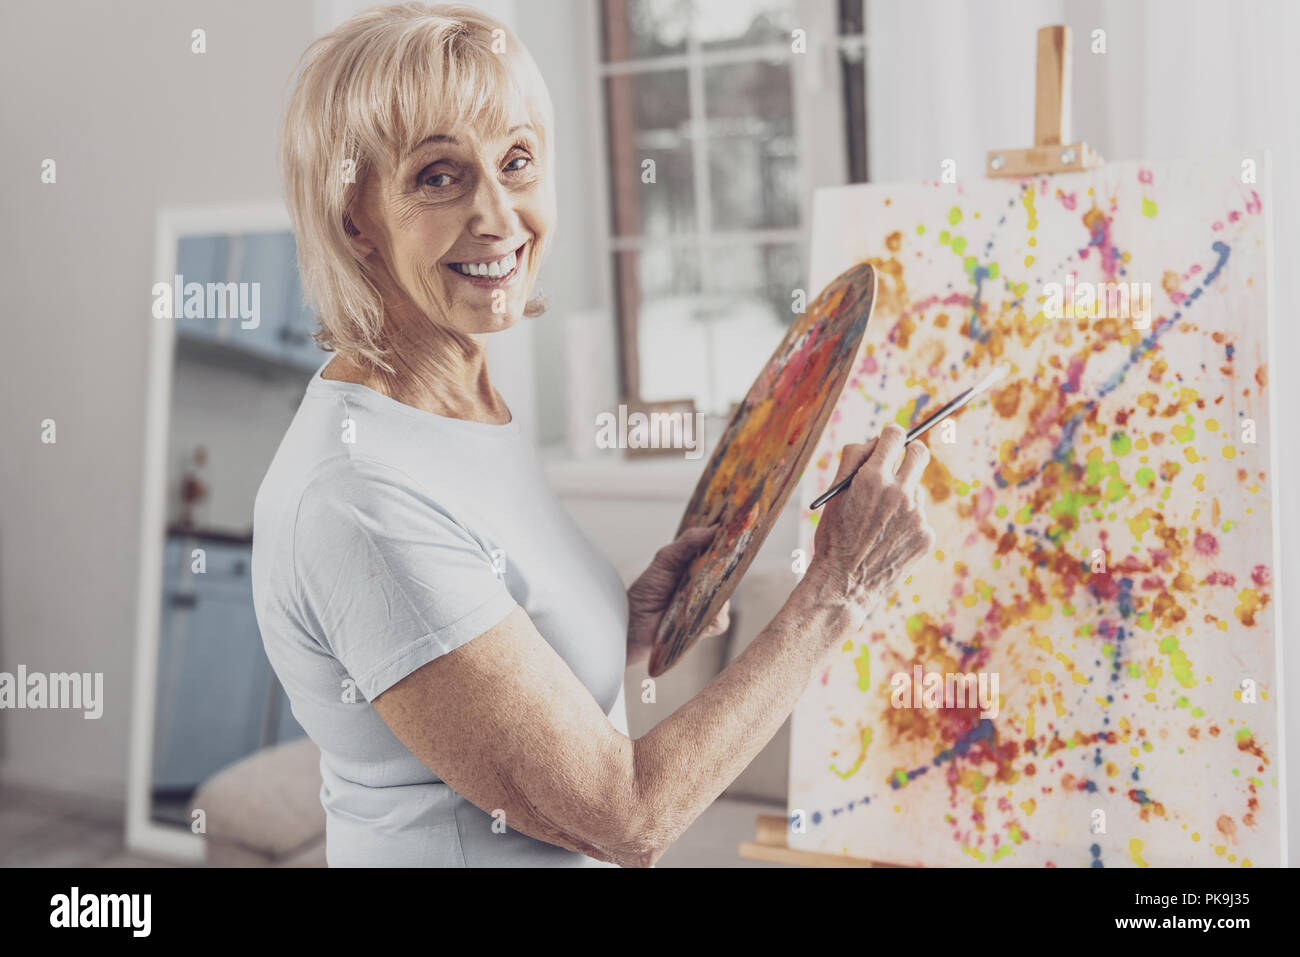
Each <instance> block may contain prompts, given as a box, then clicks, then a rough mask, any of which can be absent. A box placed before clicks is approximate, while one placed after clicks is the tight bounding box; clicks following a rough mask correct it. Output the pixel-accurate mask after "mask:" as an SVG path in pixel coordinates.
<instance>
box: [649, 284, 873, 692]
mask: <svg viewBox="0 0 1300 957" xmlns="http://www.w3.org/2000/svg"><path fill="white" fill-rule="evenodd" d="M875 298H876V273H875V270H874V269H872V268H871V266H869V265H868V264H866V263H860V264H858V265H856V266H854V267H853V268H851V269H849V270H847V271H845V272H843V273H841V274H840V275H839V276H838V277H836V278H835V279H834V280H833V281H832V282H831V283H830V284H829V285H827V287H826V288H825V289H823V290H822V292H821V294H820V295H819V296H818V297H817V298H816V299H815V300H814V301H813V303H812V305H811V306H809V308H808V309H807V311H806V312H805V313H804V314H803V315H802V316H801V317H799V318H798V319H797V320H795V322H794V323H793V324H792V325H791V326H790V329H789V330H788V331H787V332H786V335H785V338H784V339H783V340H782V341H781V344H780V345H779V346H777V349H776V351H775V352H774V353H773V354H772V358H771V359H769V360H768V361H767V365H765V366H764V367H763V371H762V372H761V373H760V374H759V376H758V378H757V379H756V380H755V382H754V384H753V385H752V386H750V388H749V393H748V394H747V395H746V396H745V400H744V401H743V402H742V403H741V404H740V407H739V408H738V409H737V410H736V414H735V415H734V416H732V419H731V422H730V424H729V425H728V426H727V430H726V431H725V432H724V433H723V434H722V438H721V440H720V441H719V442H718V445H717V447H716V448H715V450H714V452H713V455H712V457H711V458H710V459H709V464H708V467H707V468H705V470H704V474H703V476H701V477H700V481H699V484H698V485H696V487H695V492H694V494H693V495H692V496H691V500H690V503H689V504H688V505H687V506H686V513H685V514H684V515H683V516H682V520H681V524H679V525H678V527H677V535H680V534H681V533H682V532H684V531H685V530H686V529H688V528H694V527H696V526H701V525H712V524H714V523H715V522H716V523H720V524H721V525H722V528H721V529H720V530H719V532H718V535H717V537H716V538H715V539H714V541H713V542H712V544H710V545H709V547H708V548H707V549H705V550H704V551H703V552H701V553H700V554H699V555H697V556H696V558H695V560H694V561H692V562H691V564H690V566H689V568H688V569H687V570H686V573H685V574H684V575H683V576H682V579H681V581H680V582H679V583H678V585H677V590H676V592H674V594H673V597H672V600H671V602H670V603H669V605H668V610H667V611H666V612H665V613H664V617H663V620H662V621H661V622H660V625H659V633H658V635H657V636H656V637H655V643H654V647H653V649H652V650H651V653H650V674H651V675H654V676H658V675H661V674H663V673H664V672H665V671H667V670H668V669H669V668H671V667H672V666H673V665H674V664H675V663H676V662H677V660H678V659H679V658H681V656H682V655H683V654H685V653H686V650H687V649H688V648H690V647H691V645H692V644H694V643H695V640H696V639H697V638H698V637H699V636H700V633H701V632H702V631H703V630H704V629H705V628H706V627H708V624H709V622H711V621H712V620H713V619H714V617H715V616H716V615H717V614H718V612H719V611H720V610H721V608H722V606H723V604H725V603H726V601H727V599H728V598H730V597H731V593H732V592H733V591H734V590H735V588H736V585H738V584H739V583H740V580H741V578H742V577H743V576H744V574H745V571H746V569H748V568H749V564H750V562H752V561H753V560H754V556H755V555H756V554H758V550H759V548H760V547H761V546H762V544H763V541H764V540H765V539H766V538H767V535H768V533H769V532H770V531H771V530H772V526H773V525H774V524H775V523H776V520H777V518H778V517H779V516H780V514H781V510H782V508H784V507H785V503H786V500H787V499H789V497H790V493H791V492H793V491H794V489H795V487H796V486H797V485H798V483H799V476H800V475H801V474H802V472H803V470H804V467H805V466H806V465H807V464H808V460H809V458H811V457H812V454H813V450H814V449H815V448H816V447H817V442H818V439H820V438H821V434H822V430H823V429H824V428H825V427H826V423H827V422H828V421H829V419H830V416H831V412H832V411H833V410H834V408H835V402H836V400H837V399H839V397H840V393H841V392H842V391H843V389H844V383H845V382H846V381H847V380H848V377H849V372H850V371H851V370H852V368H853V361H854V359H855V357H856V356H857V353H858V346H859V345H860V344H861V342H862V336H863V334H864V333H866V331H867V320H868V319H869V318H870V317H871V307H872V304H873V303H874V301H875ZM864 439H865V437H864Z"/></svg>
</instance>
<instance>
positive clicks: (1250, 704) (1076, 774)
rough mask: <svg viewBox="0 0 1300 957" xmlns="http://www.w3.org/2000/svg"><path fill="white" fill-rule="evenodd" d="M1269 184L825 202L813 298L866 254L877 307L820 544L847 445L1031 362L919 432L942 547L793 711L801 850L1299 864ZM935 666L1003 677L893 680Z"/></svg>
mask: <svg viewBox="0 0 1300 957" xmlns="http://www.w3.org/2000/svg"><path fill="white" fill-rule="evenodd" d="M1255 163H1256V167H1257V170H1258V173H1259V176H1258V184H1256V183H1254V182H1251V183H1243V182H1242V169H1243V167H1242V164H1241V160H1240V157H1234V158H1232V159H1231V160H1226V159H1225V160H1224V161H1222V162H1218V161H1206V162H1184V163H1169V164H1163V165H1161V166H1146V165H1142V164H1132V163H1122V164H1113V165H1111V166H1107V167H1105V168H1103V169H1101V170H1096V171H1091V172H1088V173H1079V174H1071V175H1063V176H1056V177H1051V178H1036V179H1026V180H986V181H979V182H975V183H963V184H960V185H956V186H954V185H940V184H937V183H935V184H922V185H915V186H901V187H897V186H895V187H888V186H854V187H846V188H840V189H835V190H828V191H823V192H821V193H820V194H819V195H818V197H817V206H816V217H815V220H814V223H815V225H814V236H813V253H812V262H813V264H814V275H813V279H814V281H816V280H817V278H818V276H817V275H816V270H818V269H824V270H827V271H833V270H836V269H841V268H843V267H844V266H845V265H846V264H848V263H850V262H866V263H870V264H871V265H873V266H875V268H876V270H877V273H878V276H879V288H878V292H877V302H876V310H875V311H876V318H875V320H874V322H873V328H874V330H875V334H874V335H872V336H870V337H868V341H867V342H866V343H865V344H864V346H863V348H862V350H861V352H860V353H859V355H858V357H857V361H856V364H855V367H854V371H853V376H852V377H851V379H850V380H849V383H848V386H847V388H846V389H845V391H844V393H843V395H842V396H841V398H840V401H839V403H838V404H837V406H836V415H835V417H834V419H833V421H832V424H831V426H830V427H829V428H828V429H827V430H826V432H825V434H824V435H823V436H822V440H821V442H820V443H819V445H818V448H817V451H816V453H815V454H814V457H813V459H812V461H811V463H810V465H809V468H808V469H807V472H806V475H805V481H804V483H803V485H802V487H801V493H800V494H801V499H800V500H801V503H802V504H803V505H804V507H805V510H804V511H803V513H802V519H803V520H802V531H801V535H802V544H803V546H804V547H805V548H806V549H808V550H809V551H810V552H811V550H812V544H813V543H812V539H813V531H814V528H815V523H816V520H817V518H818V517H819V513H811V512H808V511H807V509H806V506H807V503H808V502H810V501H811V499H812V498H813V497H814V496H815V495H816V494H818V493H819V492H820V491H821V490H822V489H824V488H826V487H827V485H828V484H829V483H830V480H831V479H832V477H833V474H834V471H835V468H836V460H837V450H838V449H839V447H840V446H842V445H843V444H844V443H846V442H858V441H862V440H863V438H864V437H865V436H870V435H873V434H875V433H877V432H878V431H879V430H880V429H881V428H882V427H883V426H884V425H885V424H886V423H888V422H898V423H899V424H900V425H903V426H907V425H910V424H911V423H913V422H915V421H918V420H919V418H920V417H921V416H922V415H923V413H924V409H925V408H926V407H927V405H930V404H932V403H934V402H940V401H943V400H944V399H946V398H947V397H948V396H949V395H951V394H952V393H954V392H956V391H957V390H958V389H959V388H961V387H962V386H964V385H965V384H967V383H969V382H971V381H973V379H975V378H977V377H978V376H979V375H981V374H983V373H984V372H986V371H987V370H988V369H990V368H991V367H992V365H993V364H994V363H995V362H998V361H1006V362H1009V363H1010V364H1011V366H1012V369H1013V372H1012V374H1011V375H1010V376H1009V377H1008V378H1007V379H1006V380H1005V381H1004V383H1003V384H1002V386H1001V387H1000V388H997V389H995V390H994V391H993V392H992V393H990V395H989V397H988V399H987V400H986V401H983V402H981V403H980V404H978V405H977V406H975V407H974V408H972V409H969V410H967V411H966V412H963V413H962V415H961V416H960V417H959V418H957V419H956V420H953V425H952V427H951V428H950V429H948V430H947V431H946V432H945V431H944V430H942V429H939V430H935V431H934V432H931V433H930V434H929V435H928V436H927V437H926V438H925V441H926V443H927V445H928V446H929V448H930V450H931V454H932V459H931V463H930V465H929V467H928V468H927V470H926V472H925V475H924V479H923V485H924V489H925V494H924V495H923V504H924V506H925V509H926V513H927V515H928V517H929V519H930V522H931V524H932V525H933V526H934V528H935V531H936V533H937V534H938V544H937V546H936V551H935V552H934V553H933V554H931V555H929V556H927V557H926V558H924V559H922V560H921V561H920V562H919V563H918V564H917V565H916V566H915V567H914V569H913V570H912V574H911V576H910V577H909V578H908V579H907V580H906V582H905V583H903V584H902V585H901V586H900V587H899V588H898V590H897V591H896V592H895V593H894V594H893V595H891V596H889V598H888V600H887V601H886V602H884V603H882V604H881V605H880V606H878V607H877V608H876V609H875V610H874V611H873V612H872V614H871V616H870V618H869V619H868V620H867V623H866V624H865V626H864V627H863V629H862V630H861V631H860V632H859V633H858V634H857V635H855V636H853V637H851V638H850V639H849V640H847V641H845V642H844V644H843V646H842V647H841V648H840V649H839V650H838V651H837V652H835V653H833V654H831V655H830V656H828V658H827V660H826V661H825V662H824V664H823V666H822V667H821V670H820V671H819V672H818V674H817V675H816V676H815V677H814V680H813V682H812V684H811V685H810V688H809V690H808V692H807V693H806V694H805V695H804V696H803V698H802V699H801V700H800V702H799V705H798V707H797V709H796V711H795V719H794V732H793V743H792V757H791V761H792V767H791V799H790V800H791V807H790V810H791V820H792V832H793V833H792V834H791V835H790V843H791V846H793V847H797V848H802V849H807V850H817V851H823V852H830V853H841V854H849V855H852V856H855V857H862V858H867V859H874V860H880V861H887V862H892V863H900V864H919V865H927V866H944V865H947V866H961V865H968V866H981V865H985V866H991V865H994V864H998V863H1002V864H1006V865H1011V866H1029V865H1039V866H1076V867H1078V866H1083V867H1112V866H1126V867H1127V866H1140V867H1145V866H1148V865H1150V866H1161V865H1185V864H1190V865H1222V866H1240V867H1249V866H1253V865H1261V864H1264V865H1277V864H1279V863H1281V854H1282V853H1283V850H1282V848H1281V847H1280V843H1281V842H1280V835H1281V833H1282V821H1283V817H1282V816H1283V807H1282V800H1281V787H1282V780H1283V778H1282V770H1281V767H1280V760H1281V755H1280V753H1279V747H1278V745H1279V742H1280V740H1281V738H1280V730H1279V709H1278V695H1277V682H1278V680H1279V676H1278V668H1279V665H1278V662H1279V657H1280V656H1279V650H1278V644H1277V643H1278V640H1279V634H1280V632H1279V629H1278V624H1277V621H1276V617H1275V612H1276V606H1275V604H1274V602H1273V588H1274V583H1273V567H1274V556H1275V554H1276V553H1275V548H1274V540H1273V539H1274V536H1273V527H1274V513H1275V508H1276V492H1275V489H1274V486H1273V483H1272V481H1271V478H1272V469H1271V464H1270V461H1269V430H1270V417H1269V403H1268V399H1269V395H1268V382H1269V379H1268V372H1269V370H1268V322H1267V316H1268V294H1267V286H1268V275H1267V268H1268V250H1267V248H1266V241H1267V240H1266V237H1267V236H1268V235H1269V233H1268V229H1267V226H1266V222H1265V216H1266V211H1267V203H1266V199H1265V192H1266V188H1265V186H1264V185H1263V184H1266V183H1267V182H1268V170H1267V167H1266V158H1258V159H1257V160H1255ZM918 672H919V675H918ZM930 673H936V674H941V675H945V676H946V675H949V674H952V675H957V674H963V675H966V674H970V675H974V676H975V679H974V680H975V681H976V682H978V681H979V680H980V677H981V676H983V680H984V681H985V688H986V691H987V692H990V693H991V692H992V690H993V684H992V679H993V677H994V676H996V678H997V695H996V700H992V696H991V694H989V695H987V696H986V698H985V701H987V702H988V706H987V707H982V706H981V705H980V704H979V703H977V702H975V701H972V700H970V699H966V700H964V701H958V700H955V699H950V700H949V701H948V702H946V703H947V704H949V705H952V706H949V707H942V706H938V707H934V706H933V705H935V704H942V703H943V702H942V701H941V700H938V699H934V698H931V699H930V700H929V702H927V701H926V699H925V698H924V697H916V696H913V694H912V693H911V692H910V686H909V685H907V684H905V683H904V681H903V680H902V679H901V678H896V677H895V676H898V675H907V676H911V677H912V678H913V679H915V678H916V677H918V676H919V677H921V678H922V679H923V680H922V682H921V686H922V688H924V686H925V685H924V679H925V676H927V675H928V674H930ZM930 680H931V681H932V682H933V681H937V680H939V679H930ZM974 688H975V689H977V688H978V685H975V686H974ZM954 690H955V688H954ZM918 694H919V692H918ZM927 703H929V704H930V705H932V706H931V707H925V706H924V705H925V704H927ZM899 705H901V706H899ZM914 705H921V706H919V707H917V706H914ZM956 705H964V706H962V707H957V706H956ZM1134 848H1136V849H1137V850H1136V851H1135V850H1134Z"/></svg>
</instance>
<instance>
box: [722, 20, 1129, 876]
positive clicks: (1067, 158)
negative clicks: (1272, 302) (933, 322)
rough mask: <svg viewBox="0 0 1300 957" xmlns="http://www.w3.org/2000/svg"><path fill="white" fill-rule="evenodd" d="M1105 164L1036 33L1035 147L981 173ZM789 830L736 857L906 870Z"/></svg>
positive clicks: (769, 829) (1052, 35) (767, 823)
mask: <svg viewBox="0 0 1300 957" xmlns="http://www.w3.org/2000/svg"><path fill="white" fill-rule="evenodd" d="M1104 162H1105V161H1104V160H1103V159H1102V158H1101V156H1100V155H1098V153H1097V152H1096V151H1095V150H1094V149H1092V148H1091V147H1090V146H1088V144H1087V143H1085V142H1083V141H1082V140H1080V141H1078V142H1076V143H1071V142H1070V28H1069V27H1067V26H1061V25H1057V26H1050V27H1040V28H1039V30H1038V67H1037V72H1036V79H1035V85H1034V145H1033V146H1031V147H1029V148H1028V149H1004V150H989V153H988V157H987V160H986V163H985V173H986V175H987V176H989V177H991V178H996V177H1020V176H1039V175H1044V174H1047V173H1077V172H1080V171H1082V170H1087V169H1095V168H1096V167H1099V166H1102V165H1103V164H1104ZM788 834H789V824H788V822H787V821H786V819H785V818H784V817H782V816H781V815H779V814H760V815H759V816H758V824H757V827H756V829H755V836H754V840H752V841H744V842H742V843H741V845H740V849H739V852H740V856H741V857H744V858H748V859H749V860H755V861H769V862H771V863H775V864H793V865H796V866H799V867H905V866H907V865H904V864H886V863H883V862H878V861H868V860H864V859H863V858H860V857H849V856H847V855H843V854H825V853H821V852H817V851H800V850H796V849H794V848H792V847H790V846H789V843H788V841H787V836H788Z"/></svg>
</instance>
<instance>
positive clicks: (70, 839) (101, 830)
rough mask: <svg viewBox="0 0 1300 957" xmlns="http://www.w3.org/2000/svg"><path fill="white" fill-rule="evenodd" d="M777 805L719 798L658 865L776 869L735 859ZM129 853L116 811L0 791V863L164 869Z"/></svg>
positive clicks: (165, 863) (162, 864)
mask: <svg viewBox="0 0 1300 957" xmlns="http://www.w3.org/2000/svg"><path fill="white" fill-rule="evenodd" d="M764 813H766V814H772V813H776V814H780V813H782V809H781V808H780V807H778V806H774V805H770V804H765V803H761V802H756V801H743V800H733V799H730V798H721V799H719V800H718V801H716V802H714V804H713V806H712V807H710V808H709V809H708V810H706V811H705V812H704V813H703V814H701V815H700V817H699V818H698V819H697V820H696V821H695V823H694V824H692V825H691V826H690V828H689V829H688V830H687V831H686V833H685V834H683V835H682V837H681V839H680V840H678V842H677V843H676V844H674V845H673V846H672V847H671V848H669V849H668V851H667V853H665V854H664V856H663V857H662V858H661V859H660V861H659V865H658V866H659V867H780V866H782V865H779V864H768V863H765V862H760V861H750V860H745V859H744V858H741V857H740V856H739V854H737V853H736V848H737V847H738V846H739V844H740V842H741V841H749V840H753V838H754V823H755V820H756V818H757V816H758V815H759V814H764ZM169 866H172V865H171V864H170V863H169V862H168V861H165V860H162V859H159V858H151V857H148V856H142V855H139V854H133V853H131V852H129V851H127V849H126V847H125V846H124V845H123V840H122V822H121V817H120V816H119V815H115V814H112V813H106V812H105V811H103V810H99V809H94V808H87V807H77V806H75V805H70V804H67V803H60V802H57V801H51V800H50V799H49V798H48V796H45V795H40V794H35V793H30V792H17V791H10V790H0V867H169Z"/></svg>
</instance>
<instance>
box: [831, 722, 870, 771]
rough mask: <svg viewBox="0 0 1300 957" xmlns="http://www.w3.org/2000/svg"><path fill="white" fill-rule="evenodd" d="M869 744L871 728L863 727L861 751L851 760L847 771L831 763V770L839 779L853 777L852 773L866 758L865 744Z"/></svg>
mask: <svg viewBox="0 0 1300 957" xmlns="http://www.w3.org/2000/svg"><path fill="white" fill-rule="evenodd" d="M869 744H871V729H870V728H863V729H862V751H861V752H860V753H859V754H858V759H857V760H856V761H854V762H853V767H851V768H849V769H848V770H847V771H841V770H840V769H839V768H837V767H835V765H833V764H832V765H831V770H832V771H834V772H835V773H836V774H838V775H839V777H840V780H842V781H847V780H848V779H849V778H851V777H853V775H855V774H857V773H858V769H859V768H860V767H862V762H863V761H865V760H866V759H867V745H869Z"/></svg>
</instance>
